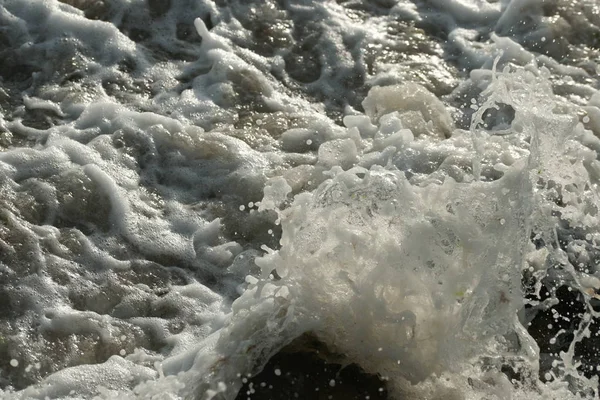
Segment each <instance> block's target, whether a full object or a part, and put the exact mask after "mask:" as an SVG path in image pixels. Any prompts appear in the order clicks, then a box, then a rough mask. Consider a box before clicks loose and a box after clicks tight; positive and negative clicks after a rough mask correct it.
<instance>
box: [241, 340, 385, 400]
mask: <svg viewBox="0 0 600 400" xmlns="http://www.w3.org/2000/svg"><path fill="white" fill-rule="evenodd" d="M388 398H389V396H388V391H387V388H386V382H385V381H384V380H383V379H382V378H381V377H379V376H377V375H372V374H368V373H366V372H365V371H364V370H363V369H362V368H361V367H360V366H358V365H356V364H350V365H348V366H346V367H343V366H342V365H341V364H337V363H332V362H328V361H326V360H325V359H323V358H322V357H321V356H320V353H317V352H315V351H311V350H308V349H305V350H299V349H298V348H297V347H296V346H295V345H294V344H292V345H290V346H289V347H287V348H284V349H283V350H282V351H280V352H279V353H277V354H276V355H275V356H273V357H272V358H271V359H270V360H269V362H268V363H267V365H266V366H265V367H264V369H263V370H262V372H260V373H259V374H257V375H256V376H254V377H252V378H249V379H248V380H247V382H246V383H245V384H244V386H243V387H242V388H241V389H240V391H239V392H238V395H237V397H236V400H246V399H252V400H290V399H315V400H326V399H328V400H355V399H356V400H359V399H361V400H364V399H380V400H381V399H388Z"/></svg>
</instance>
